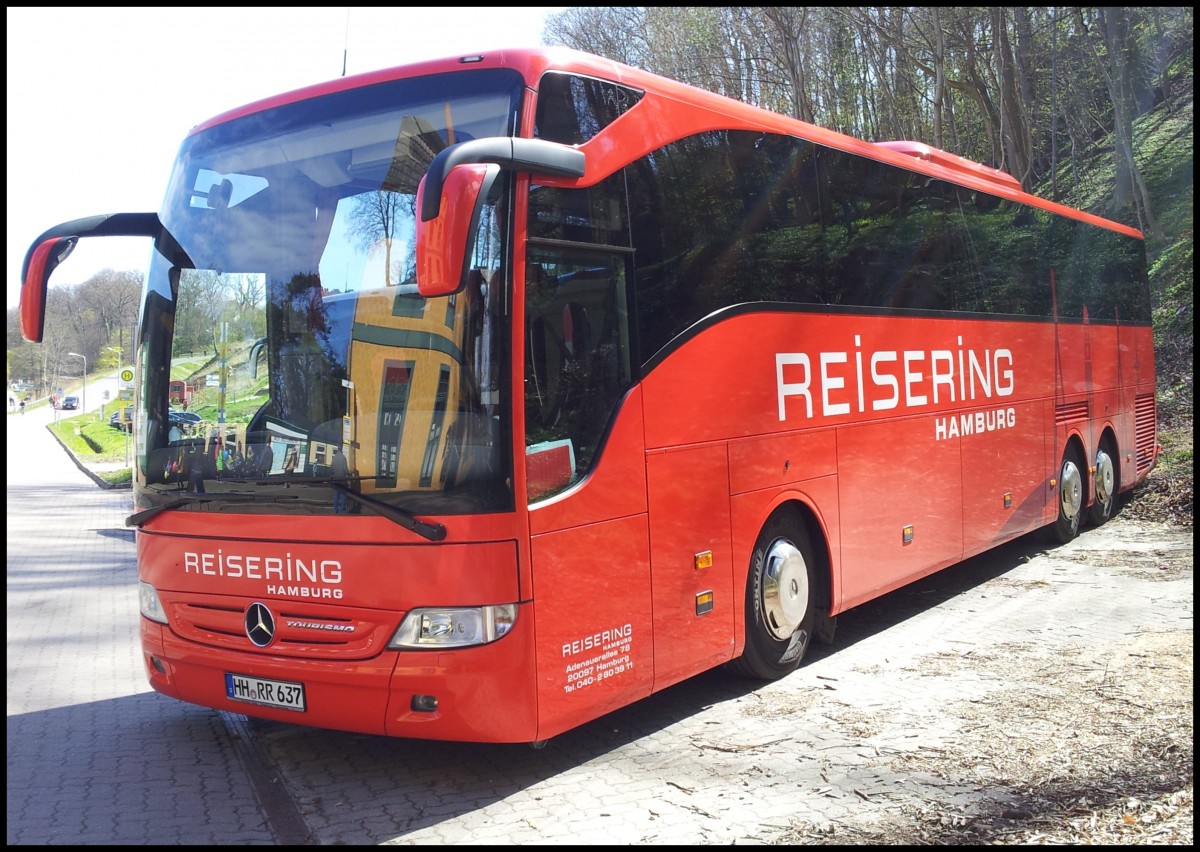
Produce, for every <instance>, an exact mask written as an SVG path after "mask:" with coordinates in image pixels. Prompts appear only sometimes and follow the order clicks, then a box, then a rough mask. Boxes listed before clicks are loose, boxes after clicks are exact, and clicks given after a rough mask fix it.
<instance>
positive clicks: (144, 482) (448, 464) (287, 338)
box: [136, 69, 522, 514]
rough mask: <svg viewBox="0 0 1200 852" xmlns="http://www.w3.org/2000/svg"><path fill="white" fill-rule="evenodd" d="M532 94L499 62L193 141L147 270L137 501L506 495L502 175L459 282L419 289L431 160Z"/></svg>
mask: <svg viewBox="0 0 1200 852" xmlns="http://www.w3.org/2000/svg"><path fill="white" fill-rule="evenodd" d="M521 92H522V86H521V79H520V77H519V76H518V75H517V74H515V73H513V72H509V71H506V70H497V69H492V70H480V71H478V72H474V73H465V74H464V73H458V74H449V75H433V76H426V77H421V78H416V79H409V80H402V81H391V82H384V83H378V84H375V85H371V86H365V87H360V88H354V89H350V90H348V91H340V92H339V91H334V92H332V93H330V94H327V95H324V96H321V97H315V98H308V99H302V100H300V101H298V102H296V103H290V104H284V105H281V106H275V107H272V108H269V109H265V110H262V111H258V112H249V113H247V114H244V115H241V116H236V117H232V118H230V119H229V120H225V121H218V122H216V123H213V124H211V125H209V126H206V127H204V128H202V129H200V130H199V131H197V132H196V133H194V134H193V135H192V136H191V137H189V139H188V140H187V141H186V142H185V144H184V145H183V148H182V150H181V152H180V156H179V159H178V161H177V164H176V167H175V171H174V173H173V175H172V178H171V182H170V186H169V189H168V192H167V195H166V199H165V201H164V204H163V210H162V214H161V219H162V222H163V225H164V227H165V229H166V231H167V232H168V233H169V239H163V240H160V241H159V247H158V251H156V252H155V254H154V256H153V258H152V263H151V270H150V274H149V276H148V278H147V283H146V292H145V304H144V307H143V317H142V335H141V342H140V345H141V347H142V351H141V353H140V364H141V365H142V376H141V386H142V392H141V394H140V398H139V413H138V417H139V423H140V426H141V428H140V430H139V431H138V435H139V437H138V442H139V445H138V465H137V467H138V469H137V474H136V476H137V479H136V484H137V494H138V508H140V509H143V510H145V509H151V508H154V507H156V506H161V505H163V504H164V503H165V502H167V501H172V502H178V504H179V505H180V506H181V507H182V508H183V509H184V510H185V511H186V510H187V509H188V508H190V507H203V510H204V511H213V510H214V507H216V509H217V510H220V509H221V508H226V509H228V510H230V511H237V512H254V511H259V510H262V511H270V512H276V513H278V512H281V511H283V512H335V513H343V512H358V511H361V506H362V505H363V504H364V503H369V502H370V501H369V500H368V501H360V500H356V499H347V496H351V497H353V496H355V495H354V494H353V493H352V494H351V495H347V494H346V493H345V490H346V489H350V490H351V491H352V492H357V494H359V495H362V496H364V497H368V498H370V500H374V501H383V502H385V503H388V504H389V505H393V506H395V507H396V508H399V509H402V510H403V511H407V512H423V513H438V514H456V513H466V512H480V511H504V510H509V509H511V508H512V506H513V497H512V491H511V468H512V461H511V456H512V452H511V440H510V436H511V428H510V423H509V420H510V417H509V412H508V408H509V406H508V405H507V404H506V403H505V402H504V398H505V394H502V393H500V388H501V387H502V386H503V384H502V383H503V382H504V381H505V376H507V375H508V370H509V365H508V364H507V363H506V359H505V358H504V357H503V355H502V353H503V352H505V351H506V346H505V343H504V341H505V340H506V339H507V335H508V329H507V327H506V325H505V324H504V322H502V318H503V317H504V316H506V312H505V310H504V306H505V304H506V303H507V300H508V294H507V287H508V284H507V282H506V280H505V275H504V273H503V270H504V269H505V268H506V263H505V258H504V256H503V255H504V253H505V252H506V251H507V248H506V246H505V243H506V235H504V234H503V233H502V232H501V228H502V225H503V223H504V222H505V221H506V220H507V217H506V215H505V209H506V205H507V204H508V196H507V187H506V185H505V182H504V181H503V180H502V181H498V182H497V185H496V187H495V190H494V192H493V194H492V196H491V197H490V198H489V203H488V205H487V206H486V207H485V210H484V214H483V215H482V216H481V217H480V221H479V223H478V235H477V239H476V240H475V255H474V257H473V258H472V260H471V269H472V272H471V275H470V276H469V282H468V285H467V287H466V288H465V289H464V290H462V291H461V292H459V293H456V294H454V295H451V296H445V297H440V298H425V297H422V296H421V295H420V294H419V293H418V292H417V287H416V281H415V253H414V230H415V228H414V224H415V220H414V216H415V200H416V192H417V186H418V183H419V182H420V179H421V177H422V176H423V175H424V174H425V171H426V168H427V167H428V165H429V163H430V161H431V160H432V159H433V157H434V156H435V155H436V154H437V153H438V152H439V151H441V150H442V149H443V148H445V147H446V146H448V145H452V144H455V143H456V142H462V141H467V140H470V139H476V138H484V137H490V136H509V135H512V134H513V132H514V131H515V127H516V117H517V111H518V108H519V104H520V97H521ZM167 246H169V248H168V247H167ZM306 486H309V487H306ZM181 493H201V494H205V495H206V498H205V499H204V500H195V501H191V500H188V501H178V500H177V498H178V497H179V496H180V494H181ZM222 495H226V496H227V497H228V498H229V499H227V500H225V501H222V499H221V497H222ZM246 495H253V496H255V497H257V498H262V499H255V500H247V499H246Z"/></svg>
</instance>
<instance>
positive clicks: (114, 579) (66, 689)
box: [6, 398, 275, 845]
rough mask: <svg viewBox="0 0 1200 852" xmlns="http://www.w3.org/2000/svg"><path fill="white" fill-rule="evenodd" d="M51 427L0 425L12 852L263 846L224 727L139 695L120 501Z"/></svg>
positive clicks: (19, 421) (124, 510) (129, 541)
mask: <svg viewBox="0 0 1200 852" xmlns="http://www.w3.org/2000/svg"><path fill="white" fill-rule="evenodd" d="M89 401H90V398H89ZM53 416H54V412H53V410H51V409H47V408H42V409H37V410H32V411H29V412H27V413H25V414H23V415H22V414H12V415H9V416H8V423H7V436H8V501H7V514H8V517H7V527H8V574H7V579H8V596H7V598H8V606H7V619H8V654H7V661H8V679H7V700H8V722H7V757H8V760H7V770H8V771H7V775H8V778H7V793H8V796H7V821H6V822H7V828H6V835H7V839H8V843H9V845H14V844H22V845H24V844H30V845H35V844H73V845H80V844H86V845H100V844H134V845H147V844H159V843H171V844H176V843H186V844H192V843H195V844H274V843H275V838H274V836H273V835H272V833H271V831H270V829H269V827H268V826H267V825H266V824H265V820H264V818H263V816H262V814H261V811H260V808H259V806H258V804H257V801H256V799H255V795H254V790H253V789H252V786H251V783H250V781H249V779H248V777H247V775H246V772H245V770H244V769H243V767H242V765H241V763H240V762H239V757H238V752H237V750H236V749H235V748H234V744H233V743H232V742H231V740H230V737H229V734H228V731H227V729H226V726H225V725H224V724H222V721H221V719H220V717H219V716H217V715H215V714H213V713H212V712H211V711H206V710H204V709H202V708H198V707H192V706H190V705H187V704H183V703H181V702H178V701H172V700H170V699H167V698H163V697H161V696H159V695H157V694H156V693H153V692H151V691H150V688H149V686H148V685H147V683H146V678H145V676H144V674H143V669H142V663H141V659H140V657H141V652H140V649H139V646H138V636H137V630H138V606H137V573H136V567H135V564H134V548H133V533H132V531H131V530H130V529H128V528H127V527H125V523H124V521H125V517H126V516H127V515H128V514H129V512H130V508H131V507H130V491H129V490H128V489H111V490H106V489H101V488H98V487H97V486H96V484H95V483H94V482H92V480H91V479H89V478H88V476H87V475H86V474H85V473H84V472H82V471H81V470H80V469H79V468H78V467H77V466H76V465H75V463H74V461H73V460H72V459H71V457H70V456H69V455H68V454H67V453H65V452H64V451H63V450H62V448H61V447H60V446H59V445H58V442H57V441H56V440H55V439H54V438H53V436H52V435H51V434H50V432H49V431H48V430H47V429H46V425H47V424H48V423H49V422H50V421H51V420H52V419H53Z"/></svg>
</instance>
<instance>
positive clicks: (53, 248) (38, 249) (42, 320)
mask: <svg viewBox="0 0 1200 852" xmlns="http://www.w3.org/2000/svg"><path fill="white" fill-rule="evenodd" d="M78 242H79V237H57V238H51V239H48V240H43V241H42V242H40V243H37V244H35V245H34V247H33V248H32V249H31V250H30V252H29V255H28V257H27V258H26V260H25V274H24V277H23V278H22V280H21V336H22V337H24V338H25V339H26V340H28V341H29V342H30V343H41V342H42V332H43V330H44V326H45V324H46V288H47V287H48V286H49V285H50V274H51V273H52V272H54V269H55V268H56V267H57V266H58V265H59V264H60V263H62V262H63V261H64V260H66V259H67V256H68V255H70V254H71V252H72V251H73V250H74V248H75V244H76V243H78Z"/></svg>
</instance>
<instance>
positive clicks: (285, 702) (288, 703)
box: [225, 672, 307, 713]
mask: <svg viewBox="0 0 1200 852" xmlns="http://www.w3.org/2000/svg"><path fill="white" fill-rule="evenodd" d="M225 695H226V696H228V697H229V698H232V699H233V700H234V701H245V702H247V703H250V704H262V705H264V706H266V707H281V708H283V709H284V710H295V711H297V712H298V713H303V712H304V711H305V710H306V709H307V706H306V705H305V703H304V684H302V683H289V682H288V681H284V680H265V679H264V678H261V677H249V676H247V675H240V674H230V673H229V672H226V673H225Z"/></svg>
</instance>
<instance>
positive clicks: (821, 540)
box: [734, 491, 840, 656]
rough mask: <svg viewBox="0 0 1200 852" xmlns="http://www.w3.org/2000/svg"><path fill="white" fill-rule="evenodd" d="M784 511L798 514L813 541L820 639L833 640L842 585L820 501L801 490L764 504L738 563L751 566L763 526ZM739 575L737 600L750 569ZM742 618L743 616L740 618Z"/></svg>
mask: <svg viewBox="0 0 1200 852" xmlns="http://www.w3.org/2000/svg"><path fill="white" fill-rule="evenodd" d="M780 511H788V512H792V513H794V514H795V516H796V517H797V518H798V519H799V521H800V523H802V524H803V525H804V531H805V532H806V533H807V534H808V539H809V543H810V544H811V545H812V549H813V559H814V561H815V562H816V565H815V567H816V569H817V570H816V575H817V580H818V583H819V586H818V593H819V595H820V596H821V597H820V599H821V600H822V601H823V603H822V606H821V608H820V610H819V611H818V623H817V630H816V635H817V637H818V638H820V639H822V640H825V641H829V640H830V639H832V635H833V627H834V622H835V620H836V618H835V615H834V602H835V601H836V600H838V599H839V598H838V596H837V595H838V593H839V591H840V590H839V589H838V584H837V581H836V576H835V571H834V565H835V564H836V561H835V553H834V548H833V541H834V540H833V538H832V536H831V535H830V534H829V531H828V522H827V520H826V518H825V517H824V516H823V515H822V513H821V511H820V510H819V509H818V508H817V505H816V502H815V501H814V500H813V499H812V498H811V497H810V496H809V495H807V494H803V493H800V492H794V491H793V492H785V493H781V494H778V495H776V496H775V498H774V499H773V500H771V501H770V502H768V503H766V504H764V506H763V507H762V508H761V509H760V510H758V511H757V512H756V513H755V514H756V517H755V523H753V524H751V525H749V526H748V527H747V528H746V529H747V534H746V539H747V542H748V543H747V544H746V545H745V547H744V548H739V551H738V552H739V554H740V556H739V557H738V564H745V565H749V562H750V554H751V552H752V551H753V549H754V542H755V541H757V540H758V537H759V535H761V534H762V531H763V528H764V527H766V525H767V522H768V521H769V520H770V519H771V518H772V517H773V516H774V515H775V514H776V513H777V512H780ZM735 576H736V577H737V581H736V585H735V588H734V594H735V597H737V599H739V600H740V599H741V598H742V597H744V596H745V594H746V582H747V572H746V571H744V570H743V571H741V572H740V573H739V574H737V575H735ZM739 621H740V619H739ZM745 634H746V631H745V625H743V624H740V623H739V624H738V625H737V632H736V640H735V643H734V645H735V647H734V656H737V655H738V654H740V653H741V652H742V648H743V645H744V644H745Z"/></svg>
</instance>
